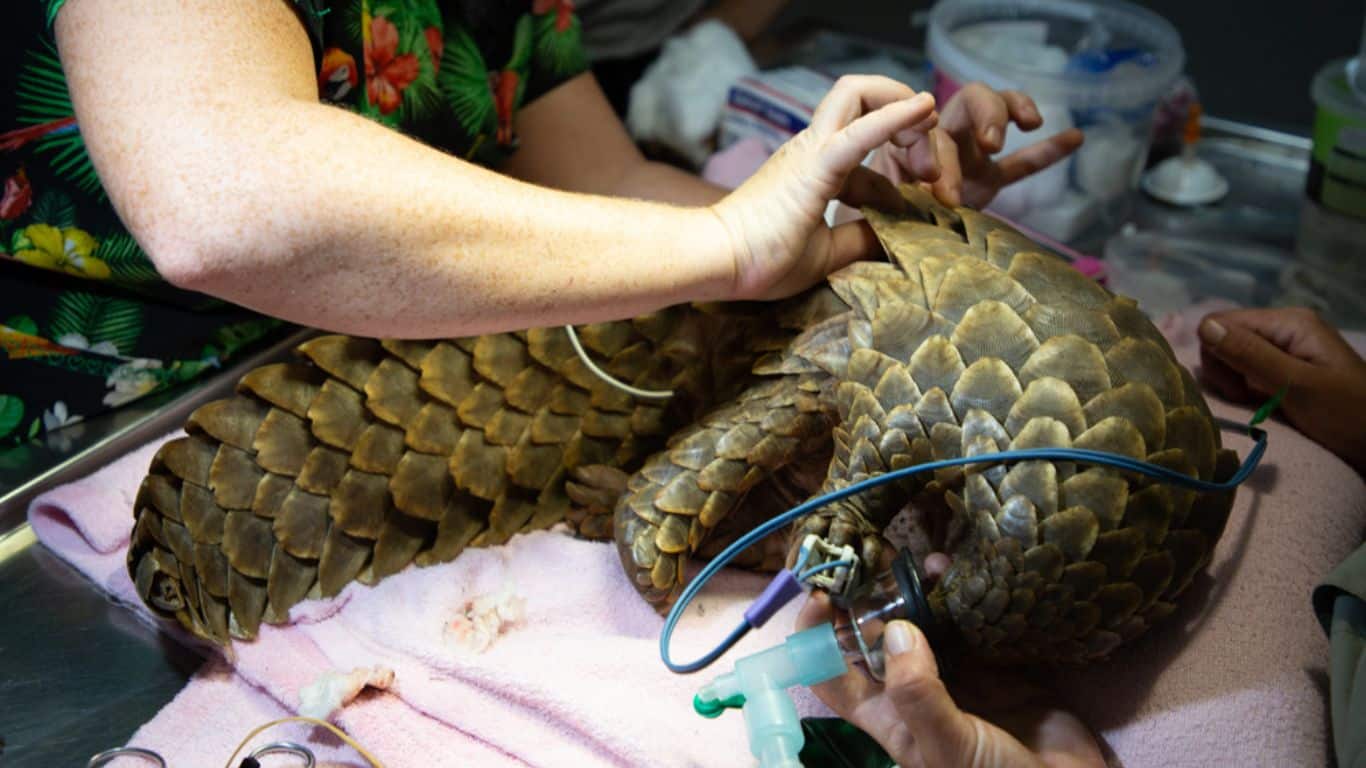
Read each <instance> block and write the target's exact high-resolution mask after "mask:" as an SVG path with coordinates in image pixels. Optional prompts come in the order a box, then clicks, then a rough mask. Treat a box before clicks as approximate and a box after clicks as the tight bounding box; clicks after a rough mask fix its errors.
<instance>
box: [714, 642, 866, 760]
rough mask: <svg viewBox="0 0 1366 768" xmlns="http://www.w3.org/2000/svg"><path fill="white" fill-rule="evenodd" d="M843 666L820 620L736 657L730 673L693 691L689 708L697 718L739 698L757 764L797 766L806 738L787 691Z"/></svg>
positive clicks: (835, 674)
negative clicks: (764, 647) (778, 642)
mask: <svg viewBox="0 0 1366 768" xmlns="http://www.w3.org/2000/svg"><path fill="white" fill-rule="evenodd" d="M848 669H849V667H848V664H846V663H845V661H844V654H843V653H842V652H841V651H840V648H839V643H838V642H836V640H835V628H834V627H833V626H832V625H830V624H828V623H826V624H820V625H817V626H815V627H812V628H810V629H806V630H802V631H801V632H798V633H796V634H793V635H789V636H788V638H787V640H786V641H784V642H783V644H782V645H778V646H774V647H772V648H769V649H768V650H765V651H760V652H759V653H756V654H754V655H752V656H746V657H745V658H743V659H740V660H739V661H737V662H736V663H735V671H733V672H730V673H728V674H725V675H721V676H720V677H718V678H716V679H715V680H713V681H712V682H710V683H708V684H707V685H706V686H704V687H703V688H702V690H701V691H699V692H698V694H697V697H696V698H694V699H693V709H695V710H697V713H698V714H700V715H702V716H703V717H715V716H716V714H719V713H720V712H721V711H722V710H723V709H725V708H726V707H727V706H728V705H731V704H732V703H733V702H735V701H737V700H738V701H739V702H742V706H741V707H740V711H741V712H743V713H744V716H745V726H746V728H747V729H748V731H749V750H750V752H751V753H752V754H753V755H754V756H755V757H756V758H758V759H759V765H760V766H761V768H801V766H802V763H801V762H800V760H799V758H798V755H799V754H800V753H801V750H802V745H803V744H804V743H805V741H806V737H805V736H804V735H803V733H802V725H801V722H800V720H799V719H798V718H797V707H796V705H794V704H793V703H792V698H791V697H790V696H788V695H787V689H788V688H791V687H792V686H796V685H804V686H811V685H816V684H819V683H823V682H825V681H826V680H829V679H831V678H834V677H839V676H840V675H842V674H844V673H845V672H846V671H848ZM709 713H716V714H709Z"/></svg>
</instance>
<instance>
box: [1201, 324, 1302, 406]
mask: <svg viewBox="0 0 1366 768" xmlns="http://www.w3.org/2000/svg"><path fill="white" fill-rule="evenodd" d="M1200 341H1201V343H1202V344H1203V345H1204V347H1205V348H1206V349H1207V350H1209V351H1210V352H1211V353H1213V354H1214V356H1215V357H1217V358H1219V359H1220V360H1222V361H1223V362H1224V363H1225V364H1226V365H1228V366H1229V367H1230V368H1232V369H1233V370H1234V371H1236V372H1238V373H1240V374H1242V375H1243V377H1244V378H1246V379H1247V383H1248V386H1249V387H1251V388H1253V389H1255V390H1257V391H1259V392H1260V393H1261V394H1263V395H1270V394H1272V393H1274V392H1275V391H1276V390H1278V389H1280V388H1281V387H1282V386H1284V385H1285V384H1287V383H1289V382H1290V381H1291V380H1292V379H1293V378H1294V377H1295V374H1296V373H1298V372H1299V371H1300V369H1301V368H1302V367H1303V366H1304V362H1303V361H1302V360H1300V359H1299V358H1297V357H1295V356H1293V355H1290V354H1287V353H1286V352H1284V351H1282V350H1281V348H1280V347H1277V346H1276V345H1275V344H1272V343H1271V342H1270V341H1268V340H1267V339H1266V338H1264V337H1263V336H1261V335H1260V334H1258V333H1257V332H1256V331H1253V330H1251V329H1248V328H1244V327H1243V326H1241V325H1238V324H1236V323H1227V322H1220V321H1219V320H1218V319H1216V318H1213V317H1207V318H1205V319H1204V321H1203V322H1201V323H1200Z"/></svg>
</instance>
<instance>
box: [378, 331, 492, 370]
mask: <svg viewBox="0 0 1366 768" xmlns="http://www.w3.org/2000/svg"><path fill="white" fill-rule="evenodd" d="M476 341H478V339H477V338H475V339H468V338H466V339H452V340H451V342H452V343H453V344H456V345H458V346H460V347H461V348H462V349H466V351H470V349H468V348H472V347H473V345H474V343H475V342H476ZM379 343H380V346H381V347H383V348H384V351H385V352H388V353H389V354H390V355H391V356H392V357H391V358H386V359H390V360H397V361H400V362H402V363H403V364H404V365H406V366H408V367H409V368H411V369H413V370H414V371H417V370H420V369H421V368H422V360H423V359H424V358H426V357H427V355H428V354H430V353H431V351H432V348H433V347H435V346H436V342H432V341H409V340H403V339H381V340H380V342H379Z"/></svg>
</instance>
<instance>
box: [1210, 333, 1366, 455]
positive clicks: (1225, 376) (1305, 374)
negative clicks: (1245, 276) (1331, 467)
mask: <svg viewBox="0 0 1366 768" xmlns="http://www.w3.org/2000/svg"><path fill="white" fill-rule="evenodd" d="M1200 362H1201V373H1200V377H1201V379H1202V380H1204V382H1205V383H1206V384H1207V385H1208V386H1209V387H1210V388H1211V389H1213V390H1214V391H1215V392H1216V393H1218V394H1219V395H1222V396H1223V397H1225V398H1227V399H1229V400H1232V401H1235V402H1240V403H1247V404H1255V403H1259V402H1262V401H1264V400H1266V399H1267V398H1269V397H1271V396H1272V395H1274V394H1275V393H1276V392H1278V391H1280V389H1281V388H1282V387H1284V386H1287V385H1289V391H1288V392H1287V393H1286V395H1285V399H1284V400H1283V401H1281V406H1280V410H1281V412H1282V413H1284V414H1285V418H1286V421H1289V422H1290V424H1291V425H1293V426H1294V427H1295V428H1296V429H1298V430H1300V431H1301V432H1303V433H1304V434H1305V435H1306V436H1308V437H1309V438H1310V439H1312V440H1315V441H1316V442H1318V443H1319V444H1320V445H1322V446H1323V447H1325V448H1327V449H1328V450H1330V451H1332V452H1333V453H1335V454H1337V455H1338V456H1339V457H1341V458H1342V459H1343V460H1344V461H1346V462H1347V463H1348V464H1351V465H1352V466H1353V467H1355V468H1356V470H1357V471H1358V472H1361V473H1362V474H1366V362H1364V361H1362V359H1361V356H1360V355H1358V354H1357V353H1356V351H1355V350H1353V349H1352V347H1351V346H1350V345H1349V344H1348V343H1347V341H1346V340H1344V339H1343V338H1342V335H1341V334H1339V333H1338V332H1337V330H1335V329H1334V328H1333V327H1332V326H1330V325H1328V324H1327V323H1325V322H1324V321H1323V319H1322V318H1320V317H1319V316H1318V313H1316V312H1314V311H1312V310H1309V309H1302V308H1291V309H1241V310H1232V311H1228V312H1214V313H1212V314H1210V315H1207V316H1206V317H1205V318H1204V319H1203V320H1202V321H1201V322H1200Z"/></svg>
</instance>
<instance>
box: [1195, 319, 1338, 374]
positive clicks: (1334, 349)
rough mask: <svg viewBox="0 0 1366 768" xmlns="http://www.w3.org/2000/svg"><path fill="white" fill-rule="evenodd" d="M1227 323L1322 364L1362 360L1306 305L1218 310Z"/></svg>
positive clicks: (1302, 357)
mask: <svg viewBox="0 0 1366 768" xmlns="http://www.w3.org/2000/svg"><path fill="white" fill-rule="evenodd" d="M1210 317H1211V318H1214V319H1215V320H1217V321H1219V322H1220V323H1222V324H1223V325H1225V326H1229V325H1238V326H1242V327H1244V328H1247V329H1249V330H1251V331H1253V332H1255V333H1256V334H1257V335H1259V336H1261V337H1262V338H1264V339H1267V340H1268V341H1270V342H1271V343H1273V344H1275V345H1276V346H1278V347H1280V348H1281V349H1283V350H1285V351H1286V352H1288V353H1289V354H1291V355H1294V356H1295V357H1298V358H1300V359H1302V360H1306V361H1308V362H1311V363H1316V364H1319V365H1330V366H1336V365H1344V364H1347V365H1351V364H1358V365H1359V364H1360V363H1361V357H1360V356H1359V355H1357V353H1356V351H1355V350H1353V349H1352V347H1351V345H1349V344H1348V343H1347V341H1346V340H1345V339H1343V338H1342V335H1341V334H1340V333H1338V332H1337V330H1336V329H1334V328H1333V327H1332V326H1330V325H1328V324H1327V323H1325V322H1324V321H1323V318H1321V317H1319V314H1318V313H1317V312H1315V311H1313V310H1311V309H1306V308H1303V307H1286V308H1275V309H1238V310H1231V311H1227V312H1215V313H1212V314H1211V315H1210Z"/></svg>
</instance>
